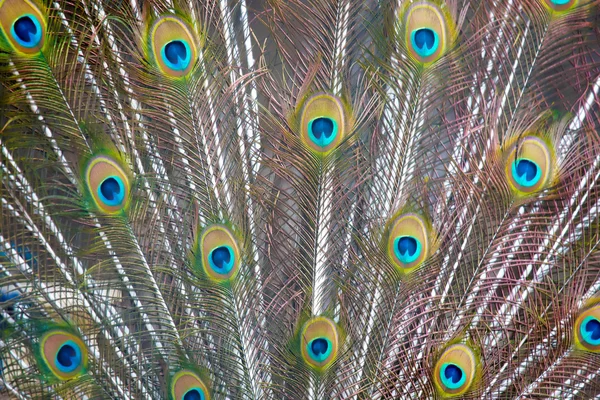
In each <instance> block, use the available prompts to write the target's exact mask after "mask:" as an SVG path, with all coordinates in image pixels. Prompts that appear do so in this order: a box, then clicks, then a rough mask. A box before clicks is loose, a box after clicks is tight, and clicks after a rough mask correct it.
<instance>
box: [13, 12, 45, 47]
mask: <svg viewBox="0 0 600 400" xmlns="http://www.w3.org/2000/svg"><path fill="white" fill-rule="evenodd" d="M11 31H12V32H11V33H12V36H13V38H15V40H16V41H17V42H18V43H19V44H20V45H21V46H23V47H27V48H32V47H35V46H37V45H38V44H40V41H41V40H42V27H41V26H40V23H39V22H38V20H37V18H36V17H35V16H33V15H31V14H25V15H23V16H21V17H19V18H17V20H15V22H14V23H13V25H12V29H11Z"/></svg>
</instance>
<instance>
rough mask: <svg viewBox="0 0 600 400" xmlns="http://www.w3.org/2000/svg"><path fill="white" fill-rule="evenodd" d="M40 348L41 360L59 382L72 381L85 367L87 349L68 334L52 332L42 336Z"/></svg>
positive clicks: (78, 340) (76, 338)
mask: <svg viewBox="0 0 600 400" xmlns="http://www.w3.org/2000/svg"><path fill="white" fill-rule="evenodd" d="M40 347H41V357H42V360H43V361H44V363H45V364H46V366H47V367H48V368H49V369H50V371H51V372H52V374H53V375H54V376H55V377H57V378H58V379H60V380H69V379H73V378H75V377H77V376H79V375H81V374H82V373H83V372H84V371H85V369H86V367H87V358H88V354H87V348H86V347H85V345H84V343H83V342H82V341H81V339H80V338H79V337H77V336H75V335H74V334H72V333H70V332H67V331H63V330H53V331H50V332H48V333H46V334H44V335H43V336H42V339H41V345H40Z"/></svg>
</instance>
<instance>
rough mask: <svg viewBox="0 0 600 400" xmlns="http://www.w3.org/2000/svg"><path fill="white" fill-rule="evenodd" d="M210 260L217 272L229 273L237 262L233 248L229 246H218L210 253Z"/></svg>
mask: <svg viewBox="0 0 600 400" xmlns="http://www.w3.org/2000/svg"><path fill="white" fill-rule="evenodd" d="M208 261H209V263H210V266H211V268H212V269H213V270H214V271H215V272H217V273H219V274H228V273H229V272H231V269H232V268H233V265H234V263H235V256H234V253H233V249H232V248H231V247H229V246H219V247H216V248H214V249H212V250H211V252H210V253H209V255H208Z"/></svg>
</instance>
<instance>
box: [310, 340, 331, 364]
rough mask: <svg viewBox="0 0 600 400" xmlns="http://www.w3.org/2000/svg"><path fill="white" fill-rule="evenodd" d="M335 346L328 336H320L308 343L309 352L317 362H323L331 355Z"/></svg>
mask: <svg viewBox="0 0 600 400" xmlns="http://www.w3.org/2000/svg"><path fill="white" fill-rule="evenodd" d="M332 349H333V346H332V345H331V342H330V341H329V339H327V338H323V337H318V338H315V339H313V340H311V341H310V342H309V343H308V345H307V350H308V354H309V355H310V356H311V357H312V358H313V359H314V360H315V361H317V362H323V361H325V360H326V359H327V357H329V355H330V354H331V351H332Z"/></svg>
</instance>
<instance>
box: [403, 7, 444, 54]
mask: <svg viewBox="0 0 600 400" xmlns="http://www.w3.org/2000/svg"><path fill="white" fill-rule="evenodd" d="M400 21H401V26H402V30H401V32H402V34H403V36H404V37H405V45H406V48H407V49H408V53H409V54H410V56H411V57H412V58H413V59H415V60H416V61H419V62H421V63H424V64H426V63H431V62H433V61H436V60H437V59H439V58H440V57H441V56H442V55H443V54H444V53H445V52H446V51H447V50H448V47H449V45H450V41H451V36H452V32H453V24H452V20H451V18H450V17H449V16H448V15H447V13H446V12H445V11H444V10H443V9H442V8H441V6H439V5H438V4H436V3H434V2H430V1H420V2H415V3H412V4H409V5H407V6H406V7H404V8H403V9H402V10H401V12H400Z"/></svg>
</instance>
